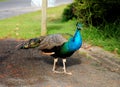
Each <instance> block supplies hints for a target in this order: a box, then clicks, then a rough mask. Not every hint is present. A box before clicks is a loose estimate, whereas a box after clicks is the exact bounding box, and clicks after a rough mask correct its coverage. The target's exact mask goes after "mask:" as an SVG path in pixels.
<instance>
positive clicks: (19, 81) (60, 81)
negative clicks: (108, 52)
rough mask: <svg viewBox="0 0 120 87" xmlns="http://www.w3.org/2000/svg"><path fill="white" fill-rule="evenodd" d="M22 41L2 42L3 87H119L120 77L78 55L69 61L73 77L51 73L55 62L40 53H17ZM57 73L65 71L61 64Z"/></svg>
mask: <svg viewBox="0 0 120 87" xmlns="http://www.w3.org/2000/svg"><path fill="white" fill-rule="evenodd" d="M19 43H21V41H18V40H14V39H4V40H0V87H120V74H118V73H115V72H111V71H109V70H108V69H107V68H105V67H103V66H101V65H100V64H99V63H98V62H96V61H94V60H93V59H91V58H88V57H87V56H85V55H82V54H80V53H79V51H78V52H76V53H75V54H74V55H73V56H71V57H70V58H68V60H67V70H68V71H71V72H72V75H65V74H56V73H53V72H52V64H53V58H52V57H49V56H45V55H42V54H41V52H39V51H38V50H37V49H29V50H16V49H15V46H16V45H17V44H19ZM57 69H58V70H62V63H61V60H60V61H59V63H58V68H57Z"/></svg>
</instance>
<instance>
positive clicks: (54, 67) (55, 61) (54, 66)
mask: <svg viewBox="0 0 120 87" xmlns="http://www.w3.org/2000/svg"><path fill="white" fill-rule="evenodd" d="M57 62H58V58H55V59H54V64H53V69H52V71H53V72H54V73H62V72H59V71H56V70H55V69H56V63H57Z"/></svg>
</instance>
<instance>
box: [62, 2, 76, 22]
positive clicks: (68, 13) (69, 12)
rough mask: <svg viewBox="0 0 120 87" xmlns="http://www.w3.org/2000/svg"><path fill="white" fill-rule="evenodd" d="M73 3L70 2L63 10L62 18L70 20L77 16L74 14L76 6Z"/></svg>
mask: <svg viewBox="0 0 120 87" xmlns="http://www.w3.org/2000/svg"><path fill="white" fill-rule="evenodd" d="M73 4H74V3H72V4H69V5H68V6H67V7H66V8H65V9H64V11H63V14H62V20H63V21H68V20H71V19H73V18H76V15H74V7H73Z"/></svg>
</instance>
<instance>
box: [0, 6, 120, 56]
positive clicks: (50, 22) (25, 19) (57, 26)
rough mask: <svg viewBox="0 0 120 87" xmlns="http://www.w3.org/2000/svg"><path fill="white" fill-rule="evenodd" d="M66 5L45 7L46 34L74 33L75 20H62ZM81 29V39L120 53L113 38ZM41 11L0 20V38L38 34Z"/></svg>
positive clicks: (89, 28) (96, 30) (28, 36)
mask: <svg viewBox="0 0 120 87" xmlns="http://www.w3.org/2000/svg"><path fill="white" fill-rule="evenodd" d="M65 7H66V5H63V6H58V7H55V8H49V9H47V29H48V32H47V34H53V33H69V34H74V31H75V27H76V26H75V25H76V20H71V21H68V22H63V21H62V12H63V10H64V8H65ZM83 28H84V29H83V30H82V31H81V33H82V37H83V41H84V42H87V43H89V44H92V45H96V46H100V47H102V48H104V49H106V50H109V51H111V52H113V51H114V50H117V53H119V54H120V45H119V42H120V41H118V40H117V39H115V38H112V37H111V38H106V36H105V35H103V32H101V31H99V30H98V29H96V28H94V27H92V26H91V27H83ZM40 30H41V11H37V12H32V13H27V14H24V15H20V16H16V17H12V18H8V19H4V20H0V38H15V39H29V38H34V37H39V36H40Z"/></svg>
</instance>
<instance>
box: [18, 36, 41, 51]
mask: <svg viewBox="0 0 120 87" xmlns="http://www.w3.org/2000/svg"><path fill="white" fill-rule="evenodd" d="M42 40H43V37H40V38H33V39H30V40H28V41H25V42H23V43H21V44H18V45H17V46H16V48H17V49H29V48H35V47H38V46H39V45H40V42H41V41H42Z"/></svg>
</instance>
